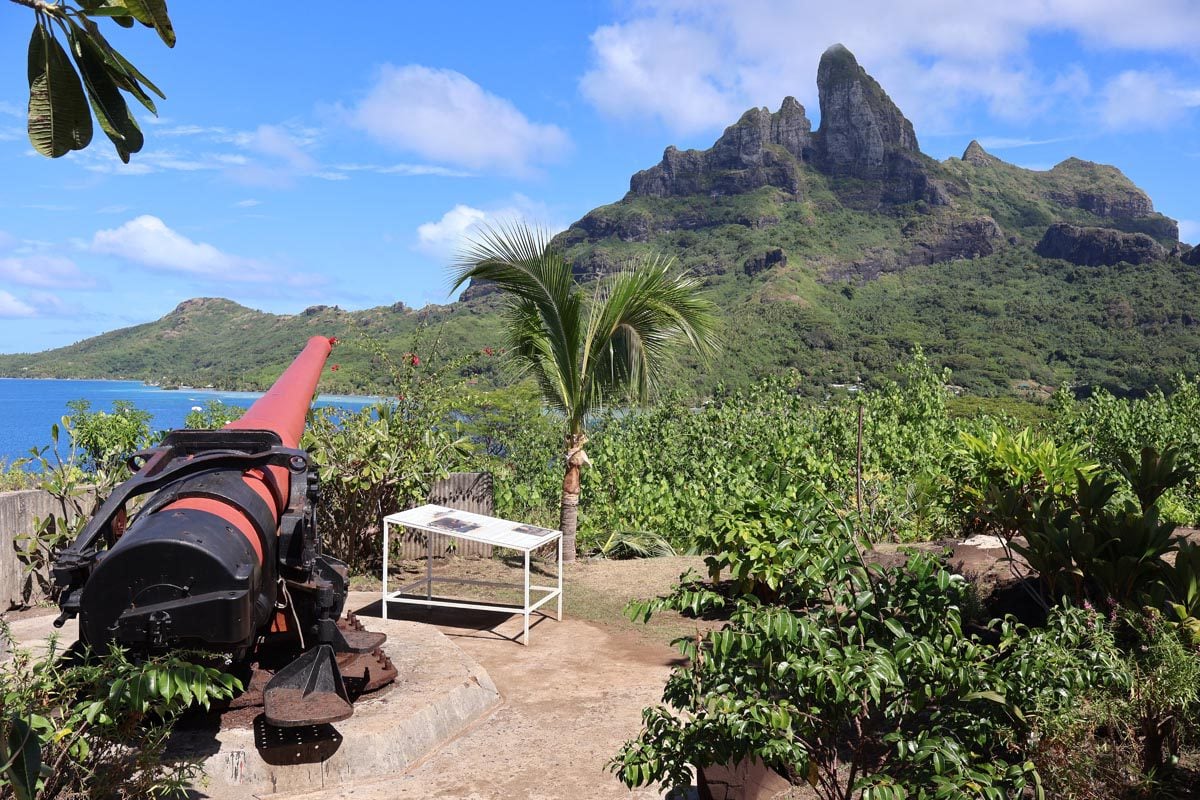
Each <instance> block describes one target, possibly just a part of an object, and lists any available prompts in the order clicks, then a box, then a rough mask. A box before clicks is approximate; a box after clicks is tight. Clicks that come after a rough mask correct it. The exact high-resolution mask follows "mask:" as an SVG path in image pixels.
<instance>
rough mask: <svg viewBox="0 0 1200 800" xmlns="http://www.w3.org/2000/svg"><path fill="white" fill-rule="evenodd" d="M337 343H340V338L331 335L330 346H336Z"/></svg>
mask: <svg viewBox="0 0 1200 800" xmlns="http://www.w3.org/2000/svg"><path fill="white" fill-rule="evenodd" d="M337 343H338V338H337V337H336V336H330V337H329V346H330V347H333V346H334V345H336V344H337Z"/></svg>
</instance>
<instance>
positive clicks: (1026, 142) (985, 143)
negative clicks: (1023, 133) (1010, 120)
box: [979, 136, 1067, 150]
mask: <svg viewBox="0 0 1200 800" xmlns="http://www.w3.org/2000/svg"><path fill="white" fill-rule="evenodd" d="M1065 141H1067V139H1066V137H1063V136H1058V137H1054V138H1052V139H1029V138H1025V137H1007V136H984V137H981V138H980V139H979V144H980V146H982V147H983V149H984V150H1013V149H1015V148H1018V147H1035V146H1037V145H1042V144H1057V143H1058V142H1065Z"/></svg>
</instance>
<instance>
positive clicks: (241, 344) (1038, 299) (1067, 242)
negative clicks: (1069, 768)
mask: <svg viewBox="0 0 1200 800" xmlns="http://www.w3.org/2000/svg"><path fill="white" fill-rule="evenodd" d="M817 87H818V95H819V97H820V103H821V127H820V129H818V130H816V131H814V130H812V125H811V123H810V122H809V120H808V118H807V116H806V112H805V110H804V108H803V106H801V105H800V104H799V103H798V102H796V101H795V100H794V99H793V98H790V97H789V98H785V99H784V101H783V103H782V105H781V106H780V108H779V110H778V111H775V112H773V113H772V112H771V111H770V110H768V109H766V108H756V109H750V110H749V111H747V112H746V113H745V114H744V115H743V116H742V118H741V119H740V120H738V121H737V122H736V123H735V124H733V125H731V126H730V127H729V128H727V129H726V130H725V132H724V134H723V135H722V136H721V137H720V138H719V139H718V140H717V141H716V142H715V143H714V145H713V146H712V148H710V149H709V150H704V151H698V150H688V151H680V150H677V149H676V148H674V147H668V148H667V149H666V151H665V152H664V154H663V159H662V161H661V162H660V163H659V164H657V165H655V166H653V167H651V168H649V169H646V170H643V171H641V172H639V173H637V174H635V175H634V176H633V177H632V178H631V180H630V191H629V193H628V194H626V196H625V197H624V198H622V199H620V200H619V201H617V202H615V203H612V204H610V205H606V206H601V207H600V208H597V209H595V210H593V211H591V212H589V213H588V214H586V215H585V216H584V217H583V218H582V219H581V220H579V221H578V222H576V223H575V224H574V225H572V226H571V227H570V228H569V229H567V230H566V231H564V232H563V233H561V234H560V235H559V236H558V237H557V238H556V240H555V243H556V245H557V246H559V247H561V248H563V249H564V250H565V252H566V253H567V254H568V255H569V257H570V258H571V260H572V263H573V264H574V265H575V269H576V271H577V273H578V275H579V276H580V277H581V278H583V279H593V278H596V277H598V276H602V275H604V274H607V273H610V272H612V271H613V270H616V269H619V268H620V267H621V265H622V264H624V263H625V262H627V261H628V260H629V259H630V258H632V257H634V256H636V255H638V254H639V253H644V252H653V253H665V254H668V255H672V256H674V257H675V258H676V259H677V260H678V262H679V263H680V264H681V266H683V267H685V268H687V269H690V270H692V271H694V272H696V273H698V274H700V275H702V276H704V279H705V282H706V284H707V290H708V291H709V292H710V294H711V296H712V297H713V298H714V299H715V300H716V301H717V302H718V304H719V305H720V307H721V308H722V309H723V311H724V314H725V317H726V322H725V327H726V336H727V340H728V342H729V346H728V347H727V348H726V350H725V352H724V354H723V355H722V356H721V357H720V358H719V359H718V360H717V362H716V363H714V364H713V365H711V366H710V367H709V368H708V369H699V368H698V365H697V364H695V363H693V362H691V361H690V360H688V359H687V358H686V357H684V358H683V360H681V361H680V363H678V364H677V365H675V366H674V368H673V373H672V376H671V383H673V384H674V385H676V386H677V387H679V388H684V389H687V390H690V391H692V392H694V393H697V394H706V393H709V392H711V391H713V390H714V389H715V388H716V387H717V386H718V385H719V384H725V385H727V386H739V385H745V384H747V383H749V382H751V381H753V380H755V379H757V378H759V377H761V376H763V375H766V374H771V373H775V372H778V371H779V370H781V369H784V368H789V367H791V368H797V369H799V370H800V371H801V372H802V373H804V374H805V375H806V376H807V378H806V380H805V383H804V387H805V388H806V389H808V390H811V391H813V392H823V391H825V389H826V387H828V386H829V385H830V384H847V383H850V384H853V383H859V382H870V381H873V380H876V379H878V378H879V377H883V376H887V375H889V374H890V373H891V371H892V369H893V368H894V366H895V364H896V363H898V362H899V361H900V359H901V358H903V356H904V354H905V353H906V352H907V351H908V350H909V349H911V347H912V346H913V345H915V344H919V345H921V346H922V347H924V349H925V351H926V353H928V354H930V355H931V356H932V357H933V358H934V359H935V360H938V361H940V362H941V363H943V364H945V365H946V366H949V367H951V368H953V369H954V371H955V376H954V380H955V382H956V383H958V384H961V385H963V386H965V387H967V388H968V389H970V390H972V391H974V392H978V393H982V394H1004V393H1008V392H1011V391H1013V390H1014V388H1016V389H1020V388H1021V387H1027V386H1045V385H1057V384H1059V383H1063V382H1069V383H1075V384H1101V385H1104V386H1106V387H1108V388H1110V389H1112V390H1114V391H1117V392H1139V391H1143V390H1145V389H1147V388H1149V387H1151V386H1154V385H1165V384H1167V383H1169V382H1170V380H1171V379H1172V377H1173V376H1174V375H1175V374H1176V373H1179V372H1188V373H1195V372H1198V371H1200V356H1197V354H1198V353H1200V329H1198V327H1197V321H1200V291H1197V290H1198V289H1200V286H1198V285H1197V284H1198V282H1200V278H1198V275H1200V248H1198V249H1195V250H1193V249H1191V248H1189V247H1187V245H1183V244H1181V243H1180V242H1179V241H1178V228H1177V226H1176V223H1175V222H1174V221H1173V220H1171V219H1168V218H1167V217H1165V216H1163V215H1161V214H1159V213H1157V212H1155V211H1154V207H1153V204H1152V203H1151V201H1150V198H1148V197H1147V196H1146V194H1145V193H1144V192H1142V191H1141V190H1140V189H1138V188H1137V187H1136V186H1135V185H1133V183H1132V182H1131V181H1129V180H1128V178H1126V177H1125V176H1124V175H1123V174H1122V173H1121V172H1120V171H1119V170H1118V169H1116V168H1114V167H1110V166H1105V165H1100V164H1094V163H1091V162H1087V161H1082V160H1079V159H1075V158H1070V159H1067V160H1066V161H1064V162H1062V163H1061V164H1059V165H1057V166H1055V167H1054V168H1053V169H1050V170H1047V171H1042V172H1039V171H1031V170H1027V169H1023V168H1021V167H1017V166H1015V165H1012V164H1007V163H1005V162H1004V161H1002V160H1000V159H999V158H996V157H995V156H993V155H991V154H989V153H987V152H986V151H985V150H984V149H983V148H982V147H981V146H980V145H979V144H978V143H977V142H972V143H971V144H970V145H969V146H968V147H967V148H966V151H965V152H964V153H963V155H962V158H950V159H947V160H946V161H944V162H938V161H935V160H934V159H931V158H929V157H928V156H926V155H924V154H923V153H921V152H920V148H919V144H918V142H917V137H916V133H915V131H914V130H913V127H912V125H911V123H910V122H909V121H908V120H907V119H906V118H905V117H904V115H903V114H902V113H901V112H900V110H899V109H898V108H897V107H896V106H895V104H894V103H893V102H892V101H891V99H890V98H889V97H888V96H887V93H886V92H885V91H884V90H883V88H882V87H881V86H879V84H878V83H877V82H876V81H875V80H874V79H873V78H871V76H869V75H868V74H867V73H866V72H865V70H863V68H862V67H861V66H859V65H858V63H857V61H856V60H855V58H854V56H853V55H851V54H850V53H849V51H847V50H846V49H845V48H842V47H840V46H835V47H832V48H830V50H829V51H827V52H826V53H825V55H824V56H823V57H822V59H821V64H820V67H819V69H818V74H817ZM497 308H498V304H497V299H496V297H495V295H494V294H493V293H492V292H491V291H490V289H489V287H487V286H472V287H470V288H469V289H468V291H467V292H466V293H465V295H464V301H461V302H458V303H454V304H452V305H449V306H440V307H433V308H430V309H428V310H425V311H422V312H414V311H412V310H410V309H406V308H404V307H402V306H393V307H379V308H373V309H367V310H365V311H358V312H346V311H342V310H340V309H337V308H326V307H315V308H312V309H308V310H306V311H304V312H303V313H301V314H298V315H292V316H276V315H271V314H264V313H261V312H257V311H251V310H250V309H246V308H243V307H241V306H238V305H236V304H234V303H231V302H229V301H225V300H214V299H202V300H193V301H188V302H186V303H183V304H181V305H180V306H179V308H177V309H176V310H175V311H173V312H172V313H171V314H169V315H167V316H166V317H164V318H163V319H161V320H158V321H157V322H153V323H148V324H147V325H141V326H137V327H134V328H127V329H124V330H121V331H114V332H112V333H108V334H104V335H103V336H99V337H96V338H93V339H89V340H87V341H85V342H81V343H79V344H76V345H72V346H70V347H66V348H60V349H57V350H51V351H47V352H45V353H39V354H35V355H25V356H0V375H29V376H69V377H134V378H143V379H164V378H165V379H167V380H177V381H181V382H186V383H193V384H195V383H213V384H217V385H221V386H231V387H236V386H261V385H264V384H266V383H268V382H269V381H270V380H271V378H273V377H274V375H275V374H276V373H277V372H278V371H279V370H280V369H282V368H283V366H285V365H286V364H287V363H288V361H289V360H290V359H291V357H292V355H293V354H294V353H295V352H296V351H297V350H298V349H299V347H300V346H301V345H302V344H303V341H304V339H305V338H306V337H307V336H309V335H313V334H320V335H326V336H329V335H332V336H338V337H340V338H343V339H345V340H347V342H348V343H349V344H348V345H347V346H345V347H343V348H341V349H339V350H338V351H337V352H336V354H335V356H334V360H336V361H338V362H339V366H340V368H339V370H338V371H337V372H336V373H330V374H329V376H328V377H329V385H328V386H327V387H326V388H328V389H333V390H338V389H341V390H354V391H363V390H370V389H373V388H378V387H379V385H380V378H381V375H382V372H381V368H380V366H379V365H378V364H374V363H372V360H371V357H370V348H369V347H368V346H366V345H364V344H363V342H364V338H365V339H369V340H372V341H376V342H379V343H380V344H382V345H383V346H384V347H386V348H388V349H390V350H391V351H392V352H394V353H403V352H407V351H413V350H419V351H420V352H422V353H426V352H428V351H430V350H435V349H440V350H441V351H442V352H443V353H445V354H447V355H450V354H454V353H460V352H465V351H478V350H480V349H482V348H484V347H495V346H497V345H498V343H499V335H498V333H499V319H498V315H497V313H496V310H497ZM435 343H436V344H435ZM464 374H465V375H467V376H470V377H476V378H479V379H482V380H483V381H498V380H502V379H503V376H502V375H501V374H500V373H498V371H497V368H496V365H495V362H494V360H485V361H484V362H482V363H478V362H477V363H472V364H470V365H468V366H467V367H466V368H465V369H464Z"/></svg>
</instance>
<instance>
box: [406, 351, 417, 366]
mask: <svg viewBox="0 0 1200 800" xmlns="http://www.w3.org/2000/svg"><path fill="white" fill-rule="evenodd" d="M404 363H405V364H408V365H409V366H410V367H419V366H421V358H420V356H418V355H417V354H416V353H405V354H404Z"/></svg>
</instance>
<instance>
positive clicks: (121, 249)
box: [91, 214, 273, 282]
mask: <svg viewBox="0 0 1200 800" xmlns="http://www.w3.org/2000/svg"><path fill="white" fill-rule="evenodd" d="M91 249H92V251H93V252H96V253H104V254H106V255H113V256H118V257H120V258H124V259H127V260H129V261H133V262H134V263H137V264H141V265H143V266H146V267H150V268H151V269H156V270H161V271H164V272H178V273H184V274H188V275H194V276H198V277H202V278H211V279H219V280H229V281H239V282H263V281H267V280H272V279H273V276H272V275H271V274H270V270H268V269H267V268H266V265H264V264H263V263H262V262H259V261H256V260H255V259H251V258H243V257H241V256H235V255H230V254H229V253H225V252H223V251H221V250H219V249H217V248H216V247H214V246H213V245H211V244H207V243H205V242H194V241H192V240H191V239H189V238H187V237H186V236H184V235H183V234H181V233H178V232H177V231H174V230H172V229H171V228H169V227H167V224H166V223H165V222H163V221H162V220H161V219H159V218H158V217H154V216H151V215H149V214H143V215H142V216H140V217H136V218H134V219H131V220H130V221H129V222H126V223H125V224H124V225H122V226H121V227H119V228H114V229H111V230H101V231H97V232H96V235H95V236H93V237H92V243H91Z"/></svg>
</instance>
